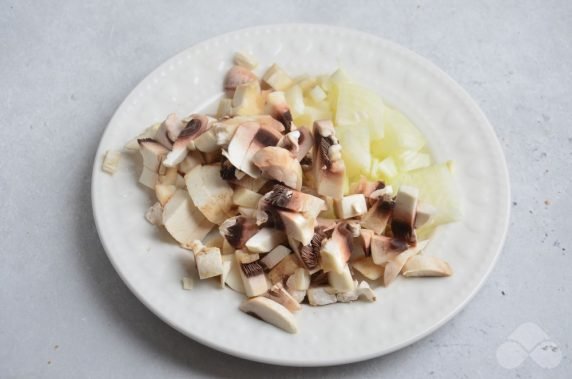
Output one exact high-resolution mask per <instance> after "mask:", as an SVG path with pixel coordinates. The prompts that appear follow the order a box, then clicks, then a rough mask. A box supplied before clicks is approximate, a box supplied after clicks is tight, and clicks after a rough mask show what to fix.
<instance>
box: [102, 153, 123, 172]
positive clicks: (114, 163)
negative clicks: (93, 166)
mask: <svg viewBox="0 0 572 379" xmlns="http://www.w3.org/2000/svg"><path fill="white" fill-rule="evenodd" d="M120 159H121V153H120V152H119V151H115V150H107V152H106V153H105V157H104V158H103V164H102V166H101V169H102V170H103V171H105V172H107V173H108V174H111V175H113V174H115V172H116V171H117V167H118V166H119V160H120Z"/></svg>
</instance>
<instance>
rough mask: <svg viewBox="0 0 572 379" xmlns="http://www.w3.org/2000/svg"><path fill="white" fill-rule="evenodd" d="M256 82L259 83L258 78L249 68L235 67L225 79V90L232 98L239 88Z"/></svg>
mask: <svg viewBox="0 0 572 379" xmlns="http://www.w3.org/2000/svg"><path fill="white" fill-rule="evenodd" d="M254 81H258V78H257V77H256V75H255V74H254V73H253V72H252V71H250V69H249V68H247V67H243V66H233V67H232V68H231V69H230V70H229V71H228V73H227V74H226V77H225V78H224V90H225V91H226V92H227V94H228V95H230V96H232V95H234V91H235V90H236V88H237V87H238V86H240V85H242V84H245V83H250V82H254Z"/></svg>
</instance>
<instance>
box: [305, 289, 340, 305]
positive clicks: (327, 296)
mask: <svg viewBox="0 0 572 379" xmlns="http://www.w3.org/2000/svg"><path fill="white" fill-rule="evenodd" d="M307 295H308V302H309V303H310V305H328V304H333V303H336V302H337V301H338V299H337V297H336V291H335V290H334V289H333V288H332V287H312V288H310V289H308V293H307Z"/></svg>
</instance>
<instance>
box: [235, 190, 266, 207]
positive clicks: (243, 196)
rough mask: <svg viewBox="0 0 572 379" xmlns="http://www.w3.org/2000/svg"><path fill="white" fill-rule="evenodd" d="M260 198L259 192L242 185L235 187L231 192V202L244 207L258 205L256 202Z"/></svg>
mask: <svg viewBox="0 0 572 379" xmlns="http://www.w3.org/2000/svg"><path fill="white" fill-rule="evenodd" d="M261 198H262V195H261V194H259V193H257V192H254V191H251V190H249V189H248V188H244V187H241V188H237V189H236V190H235V191H234V193H233V194H232V202H233V203H234V204H235V205H237V206H239V207H245V208H256V207H258V202H259V201H260V199H261Z"/></svg>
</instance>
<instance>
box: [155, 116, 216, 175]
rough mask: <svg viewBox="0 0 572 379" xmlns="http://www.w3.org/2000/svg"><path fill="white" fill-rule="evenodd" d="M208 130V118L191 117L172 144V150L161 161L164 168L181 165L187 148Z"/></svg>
mask: <svg viewBox="0 0 572 379" xmlns="http://www.w3.org/2000/svg"><path fill="white" fill-rule="evenodd" d="M208 128H209V118H208V117H207V116H203V115H192V116H191V118H190V120H189V121H188V122H187V124H186V125H185V127H184V128H183V130H181V132H180V133H179V136H178V137H177V140H176V141H175V142H174V143H173V149H172V150H171V152H170V153H169V154H167V157H166V158H165V159H164V160H163V164H164V165H165V166H166V167H173V166H176V165H178V164H179V163H181V162H182V161H183V160H184V159H185V157H186V156H187V153H188V149H187V147H188V146H189V144H190V143H191V142H193V141H194V140H195V139H196V138H198V137H199V136H200V135H201V134H203V133H204V132H206V131H207V129H208Z"/></svg>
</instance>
